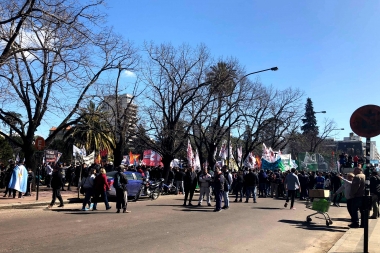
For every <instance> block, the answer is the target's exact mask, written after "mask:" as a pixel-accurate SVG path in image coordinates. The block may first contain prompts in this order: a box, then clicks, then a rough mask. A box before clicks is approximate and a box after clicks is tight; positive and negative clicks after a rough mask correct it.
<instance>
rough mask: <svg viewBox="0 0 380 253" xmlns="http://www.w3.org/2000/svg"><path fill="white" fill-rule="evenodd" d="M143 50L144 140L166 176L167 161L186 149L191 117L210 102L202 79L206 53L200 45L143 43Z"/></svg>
mask: <svg viewBox="0 0 380 253" xmlns="http://www.w3.org/2000/svg"><path fill="white" fill-rule="evenodd" d="M145 50H146V52H147V54H148V58H149V59H148V61H147V63H146V66H145V67H144V69H145V71H144V74H143V75H144V80H145V82H146V85H147V86H148V89H147V91H146V92H145V95H146V98H145V107H144V108H143V110H142V111H143V112H142V113H143V116H141V120H142V122H143V125H144V126H145V130H146V131H145V133H146V134H147V135H148V136H149V137H150V138H145V139H144V141H145V142H146V144H147V145H148V146H149V147H150V148H151V149H153V150H155V151H157V152H159V153H160V154H161V155H162V161H163V164H164V170H165V177H167V174H168V173H167V172H168V171H169V167H170V162H171V161H172V160H173V159H174V158H175V156H176V154H178V152H180V151H181V150H183V149H186V145H185V144H186V142H187V140H186V138H187V136H188V134H189V132H190V129H191V126H192V125H193V122H194V120H195V119H196V118H197V117H198V115H199V114H200V113H201V112H202V111H203V110H204V108H205V107H206V105H207V104H208V103H209V102H210V96H209V93H208V86H209V84H208V82H204V81H205V70H206V69H207V67H208V60H209V54H208V51H207V49H206V48H205V47H204V46H199V47H197V48H195V49H193V48H190V47H189V46H187V45H183V46H180V47H178V48H174V47H173V46H171V45H160V46H155V45H152V44H147V45H145ZM194 101H197V104H196V106H193V107H192V106H191V105H194V103H193V102H194ZM141 138H144V136H141Z"/></svg>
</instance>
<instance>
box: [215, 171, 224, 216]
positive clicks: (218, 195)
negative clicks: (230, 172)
mask: <svg viewBox="0 0 380 253" xmlns="http://www.w3.org/2000/svg"><path fill="white" fill-rule="evenodd" d="M224 184H225V178H224V176H223V173H222V172H221V171H220V168H219V167H216V169H215V174H214V180H213V186H214V194H215V201H216V206H215V209H214V212H220V211H222V197H223V195H224Z"/></svg>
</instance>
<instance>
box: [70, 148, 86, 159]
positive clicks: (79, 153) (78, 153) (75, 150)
mask: <svg viewBox="0 0 380 253" xmlns="http://www.w3.org/2000/svg"><path fill="white" fill-rule="evenodd" d="M73 156H75V157H77V156H80V157H83V156H86V155H85V154H83V150H82V149H80V148H78V147H77V146H75V145H73Z"/></svg>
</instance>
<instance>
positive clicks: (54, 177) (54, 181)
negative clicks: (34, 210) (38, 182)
mask: <svg viewBox="0 0 380 253" xmlns="http://www.w3.org/2000/svg"><path fill="white" fill-rule="evenodd" d="M62 184H63V181H62V174H61V173H60V172H59V170H58V167H56V166H55V167H54V169H53V172H52V174H51V188H52V190H53V196H52V200H51V202H50V205H48V208H49V209H51V208H53V206H54V203H55V200H56V199H57V198H58V200H59V203H60V204H59V206H58V207H63V206H64V205H63V199H62V196H61V187H62Z"/></svg>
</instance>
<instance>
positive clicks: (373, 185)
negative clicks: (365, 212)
mask: <svg viewBox="0 0 380 253" xmlns="http://www.w3.org/2000/svg"><path fill="white" fill-rule="evenodd" d="M369 180H370V184H369V185H370V193H371V198H372V216H370V217H369V218H370V219H377V218H378V217H379V194H380V176H379V174H378V172H377V171H375V170H374V171H373V172H372V175H371V177H370V179H369Z"/></svg>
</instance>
